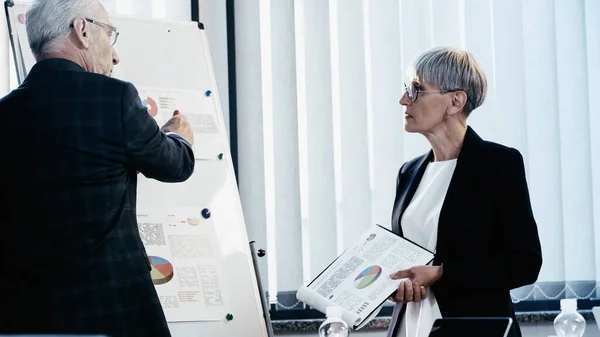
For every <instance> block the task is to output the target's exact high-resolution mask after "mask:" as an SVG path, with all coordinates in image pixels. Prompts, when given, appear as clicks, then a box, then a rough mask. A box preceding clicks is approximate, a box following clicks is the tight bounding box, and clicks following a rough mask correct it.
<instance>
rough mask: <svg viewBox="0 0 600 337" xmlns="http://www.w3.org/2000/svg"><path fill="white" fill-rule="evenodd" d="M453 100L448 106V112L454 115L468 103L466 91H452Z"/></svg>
mask: <svg viewBox="0 0 600 337" xmlns="http://www.w3.org/2000/svg"><path fill="white" fill-rule="evenodd" d="M451 98H452V101H450V106H449V107H448V114H449V115H454V114H456V113H459V112H461V111H463V108H464V107H465V105H466V104H467V93H466V92H464V91H455V92H453V93H452V96H451Z"/></svg>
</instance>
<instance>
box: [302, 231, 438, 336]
mask: <svg viewBox="0 0 600 337" xmlns="http://www.w3.org/2000/svg"><path fill="white" fill-rule="evenodd" d="M433 258H434V254H433V253H432V252H430V251H428V250H427V249H425V248H423V247H421V246H419V245H417V244H415V243H413V242H411V241H409V240H407V239H405V238H403V237H401V236H399V235H398V234H395V233H393V232H392V231H390V230H388V229H386V228H384V227H381V226H378V225H376V226H372V227H371V228H369V229H368V230H367V231H366V232H365V233H364V234H363V235H362V236H361V237H360V238H359V239H358V240H357V241H355V243H354V244H353V245H352V246H350V247H348V248H347V249H346V251H344V253H342V254H341V255H340V256H338V257H337V258H336V259H335V260H334V261H333V262H332V263H331V264H330V265H329V266H328V267H327V268H326V269H325V270H323V272H321V274H319V275H318V276H317V277H316V278H315V279H314V280H312V281H311V282H310V283H309V284H308V285H306V286H303V287H301V288H300V289H299V290H298V292H297V293H296V297H297V298H298V300H300V301H302V302H304V303H306V304H308V305H310V306H311V307H313V308H315V309H317V310H319V311H321V312H323V313H325V312H326V308H327V307H328V306H334V305H335V306H339V307H342V308H343V309H344V314H343V317H342V318H343V319H344V320H345V321H346V323H348V325H349V326H351V327H353V328H354V329H355V330H358V329H360V328H362V327H363V326H364V325H365V324H367V323H368V322H369V321H370V320H371V319H372V318H373V317H375V316H376V314H377V313H378V312H379V310H380V309H381V306H382V305H383V304H384V303H385V301H386V300H387V299H388V297H389V296H390V295H391V294H392V293H393V292H394V291H396V289H398V285H399V284H400V282H401V280H392V279H391V278H390V277H389V275H390V274H392V273H394V272H396V271H398V270H403V269H408V268H410V267H413V266H421V265H428V264H430V263H431V262H432V261H433Z"/></svg>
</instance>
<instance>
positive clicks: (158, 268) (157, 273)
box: [148, 256, 173, 285]
mask: <svg viewBox="0 0 600 337" xmlns="http://www.w3.org/2000/svg"><path fill="white" fill-rule="evenodd" d="M148 260H149V261H150V265H151V266H152V270H150V276H151V277H152V283H154V284H155V285H157V284H165V283H167V282H169V281H171V280H172V279H173V265H172V264H171V262H169V261H167V260H165V259H163V258H162V257H159V256H149V257H148Z"/></svg>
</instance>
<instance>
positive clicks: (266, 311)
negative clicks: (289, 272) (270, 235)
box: [250, 241, 273, 337]
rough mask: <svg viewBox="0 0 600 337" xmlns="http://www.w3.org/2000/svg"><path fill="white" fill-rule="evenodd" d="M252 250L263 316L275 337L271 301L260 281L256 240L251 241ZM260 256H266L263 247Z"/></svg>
mask: <svg viewBox="0 0 600 337" xmlns="http://www.w3.org/2000/svg"><path fill="white" fill-rule="evenodd" d="M250 252H252V262H253V264H254V273H256V283H257V285H258V292H259V293H260V302H261V304H262V308H263V317H264V318H265V325H266V326H267V334H268V336H269V337H273V326H272V325H271V315H270V313H269V303H268V302H267V296H266V295H265V292H264V291H263V287H262V282H261V281H260V273H259V271H258V263H257V257H258V256H257V253H256V250H255V249H254V241H250ZM260 254H261V255H260V257H263V256H264V254H265V253H264V250H262V249H261V252H260Z"/></svg>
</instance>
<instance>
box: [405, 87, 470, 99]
mask: <svg viewBox="0 0 600 337" xmlns="http://www.w3.org/2000/svg"><path fill="white" fill-rule="evenodd" d="M404 90H406V94H407V95H408V99H409V100H410V101H411V102H416V101H417V98H419V93H420V92H424V93H438V94H445V93H448V92H456V91H462V90H461V89H454V90H443V91H431V90H422V89H421V88H420V87H419V86H418V85H415V83H412V82H411V83H410V84H408V85H407V84H406V83H404Z"/></svg>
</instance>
